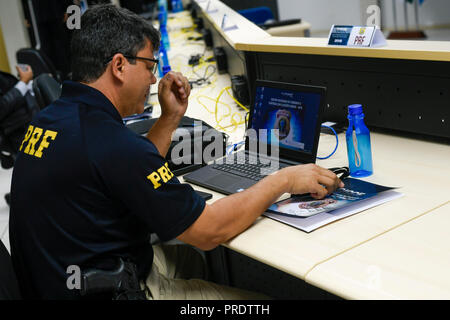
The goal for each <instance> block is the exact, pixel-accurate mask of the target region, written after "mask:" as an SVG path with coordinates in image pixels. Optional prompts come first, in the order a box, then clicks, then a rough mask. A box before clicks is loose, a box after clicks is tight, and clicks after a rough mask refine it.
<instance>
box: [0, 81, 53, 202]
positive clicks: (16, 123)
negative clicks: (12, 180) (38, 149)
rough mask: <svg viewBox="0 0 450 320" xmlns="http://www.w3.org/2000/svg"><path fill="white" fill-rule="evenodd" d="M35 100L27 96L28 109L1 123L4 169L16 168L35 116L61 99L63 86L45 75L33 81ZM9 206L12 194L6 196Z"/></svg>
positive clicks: (0, 138)
mask: <svg viewBox="0 0 450 320" xmlns="http://www.w3.org/2000/svg"><path fill="white" fill-rule="evenodd" d="M33 92H34V95H35V96H34V98H33V97H32V96H31V95H29V94H27V95H26V96H25V99H26V100H27V107H26V108H20V109H18V110H15V111H14V112H13V113H12V114H11V115H9V116H8V117H7V118H5V119H3V120H2V121H1V123H0V164H1V166H2V168H4V169H10V168H12V167H13V166H14V161H15V159H16V155H17V152H18V150H19V147H20V144H21V141H22V139H23V135H24V134H25V131H26V129H27V127H28V124H29V123H30V121H31V119H32V118H33V116H34V115H35V114H36V113H37V112H39V110H42V109H44V108H45V107H46V106H48V105H49V104H51V103H52V102H53V101H55V100H56V99H58V98H59V96H60V95H61V84H60V83H58V82H57V81H56V80H55V79H54V78H53V77H52V76H51V75H49V74H47V73H44V74H41V75H39V76H38V77H36V78H35V79H34V80H33ZM5 201H6V203H8V204H9V201H10V194H9V193H7V194H6V195H5Z"/></svg>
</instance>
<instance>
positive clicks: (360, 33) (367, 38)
mask: <svg viewBox="0 0 450 320" xmlns="http://www.w3.org/2000/svg"><path fill="white" fill-rule="evenodd" d="M328 45H332V46H345V47H366V48H371V47H381V46H384V45H386V39H385V38H384V35H383V33H382V32H381V30H380V29H379V28H378V27H376V26H373V27H365V26H339V25H333V26H332V27H331V31H330V35H329V37H328Z"/></svg>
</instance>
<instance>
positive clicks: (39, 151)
mask: <svg viewBox="0 0 450 320" xmlns="http://www.w3.org/2000/svg"><path fill="white" fill-rule="evenodd" d="M57 134H58V132H56V131H52V130H45V132H44V137H43V138H42V141H41V144H40V145H39V148H38V149H37V151H36V153H35V154H34V155H35V156H36V157H38V158H40V157H42V150H43V149H44V148H48V146H49V145H50V144H49V143H48V141H47V138H49V137H50V138H51V139H52V140H55V138H56V135H57Z"/></svg>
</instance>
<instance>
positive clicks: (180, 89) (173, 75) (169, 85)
mask: <svg viewBox="0 0 450 320" xmlns="http://www.w3.org/2000/svg"><path fill="white" fill-rule="evenodd" d="M190 93H191V86H190V85H189V81H188V79H187V78H186V77H184V76H183V75H182V74H181V73H180V72H173V71H170V72H169V73H167V74H166V75H165V76H164V77H163V78H162V79H161V80H160V81H159V87H158V100H159V103H160V105H161V116H167V117H168V118H174V119H181V117H182V116H183V115H184V113H185V112H186V109H187V106H188V98H189V94H190Z"/></svg>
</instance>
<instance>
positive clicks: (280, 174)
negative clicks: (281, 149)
mask: <svg viewBox="0 0 450 320" xmlns="http://www.w3.org/2000/svg"><path fill="white" fill-rule="evenodd" d="M286 169H288V168H283V169H281V170H279V171H277V173H275V175H276V176H277V179H278V180H279V181H280V182H281V183H282V186H283V191H284V192H287V193H291V189H292V186H291V184H292V183H291V174H289V172H288V170H286Z"/></svg>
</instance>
